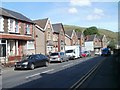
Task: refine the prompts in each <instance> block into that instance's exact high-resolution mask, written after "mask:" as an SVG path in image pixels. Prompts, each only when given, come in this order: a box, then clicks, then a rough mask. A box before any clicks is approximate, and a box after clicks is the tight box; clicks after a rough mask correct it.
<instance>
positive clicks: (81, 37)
mask: <svg viewBox="0 0 120 90" xmlns="http://www.w3.org/2000/svg"><path fill="white" fill-rule="evenodd" d="M76 33H77V36H78V44H79V45H80V47H81V51H85V36H84V34H83V32H76Z"/></svg>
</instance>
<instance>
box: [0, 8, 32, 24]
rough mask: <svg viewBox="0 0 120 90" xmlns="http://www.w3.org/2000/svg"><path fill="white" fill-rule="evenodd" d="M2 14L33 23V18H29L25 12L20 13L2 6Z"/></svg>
mask: <svg viewBox="0 0 120 90" xmlns="http://www.w3.org/2000/svg"><path fill="white" fill-rule="evenodd" d="M0 15H2V16H6V17H11V18H14V19H17V20H22V21H26V22H30V23H33V22H32V20H30V19H29V18H27V17H26V16H24V15H23V14H20V13H18V12H15V11H12V10H8V9H5V8H1V7H0Z"/></svg>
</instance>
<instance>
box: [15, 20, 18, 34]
mask: <svg viewBox="0 0 120 90" xmlns="http://www.w3.org/2000/svg"><path fill="white" fill-rule="evenodd" d="M15 32H16V33H19V24H18V21H16V22H15Z"/></svg>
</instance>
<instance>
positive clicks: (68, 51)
mask: <svg viewBox="0 0 120 90" xmlns="http://www.w3.org/2000/svg"><path fill="white" fill-rule="evenodd" d="M72 52H73V50H66V51H65V53H72Z"/></svg>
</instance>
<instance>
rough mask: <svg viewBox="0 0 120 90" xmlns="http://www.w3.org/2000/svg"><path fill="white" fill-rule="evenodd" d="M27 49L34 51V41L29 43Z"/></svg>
mask: <svg viewBox="0 0 120 90" xmlns="http://www.w3.org/2000/svg"><path fill="white" fill-rule="evenodd" d="M27 49H34V41H27Z"/></svg>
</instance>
